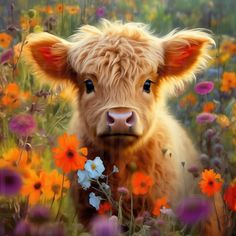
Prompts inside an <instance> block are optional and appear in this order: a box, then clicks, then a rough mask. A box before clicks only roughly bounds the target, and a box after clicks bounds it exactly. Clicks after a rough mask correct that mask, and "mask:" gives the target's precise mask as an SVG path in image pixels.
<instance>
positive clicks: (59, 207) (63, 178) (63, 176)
mask: <svg viewBox="0 0 236 236" xmlns="http://www.w3.org/2000/svg"><path fill="white" fill-rule="evenodd" d="M64 180H65V173H64V172H63V175H62V183H61V196H60V202H59V206H58V211H57V215H56V219H57V218H58V216H59V213H60V210H61V205H62V199H63V185H64Z"/></svg>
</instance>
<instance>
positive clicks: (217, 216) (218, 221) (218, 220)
mask: <svg viewBox="0 0 236 236" xmlns="http://www.w3.org/2000/svg"><path fill="white" fill-rule="evenodd" d="M213 203H214V208H215V212H216V219H217V225H218V229H219V230H220V231H221V225H220V219H219V215H218V212H217V208H216V203H215V197H214V198H213Z"/></svg>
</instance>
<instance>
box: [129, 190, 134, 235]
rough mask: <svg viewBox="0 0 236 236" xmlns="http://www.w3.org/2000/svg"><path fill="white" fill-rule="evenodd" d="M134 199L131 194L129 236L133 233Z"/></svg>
mask: <svg viewBox="0 0 236 236" xmlns="http://www.w3.org/2000/svg"><path fill="white" fill-rule="evenodd" d="M133 210H134V199H133V194H132V193H131V195H130V224H129V236H131V235H132V233H133V227H132V226H133V219H134V212H133Z"/></svg>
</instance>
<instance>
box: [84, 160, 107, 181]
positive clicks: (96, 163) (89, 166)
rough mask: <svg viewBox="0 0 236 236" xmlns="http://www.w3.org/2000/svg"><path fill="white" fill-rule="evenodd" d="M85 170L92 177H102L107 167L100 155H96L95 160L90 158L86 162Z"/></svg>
mask: <svg viewBox="0 0 236 236" xmlns="http://www.w3.org/2000/svg"><path fill="white" fill-rule="evenodd" d="M84 168H85V170H86V171H87V172H88V175H89V177H90V178H92V179H98V178H99V177H101V175H102V173H103V171H104V170H105V167H104V165H103V162H102V160H101V158H100V157H96V158H95V159H94V160H93V161H92V160H88V161H87V162H86V164H85V167H84Z"/></svg>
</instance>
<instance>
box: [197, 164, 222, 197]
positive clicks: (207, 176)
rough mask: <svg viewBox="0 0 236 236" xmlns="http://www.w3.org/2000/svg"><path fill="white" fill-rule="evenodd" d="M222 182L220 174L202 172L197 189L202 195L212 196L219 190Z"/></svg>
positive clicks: (209, 171)
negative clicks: (198, 188)
mask: <svg viewBox="0 0 236 236" xmlns="http://www.w3.org/2000/svg"><path fill="white" fill-rule="evenodd" d="M222 184H223V180H222V178H221V176H220V174H217V173H215V172H214V170H212V169H211V170H204V171H203V172H202V178H201V180H200V182H199V187H200V189H201V191H202V193H204V194H206V195H208V196H209V197H210V196H213V195H214V194H215V193H217V192H219V191H220V190H221V187H222Z"/></svg>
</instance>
